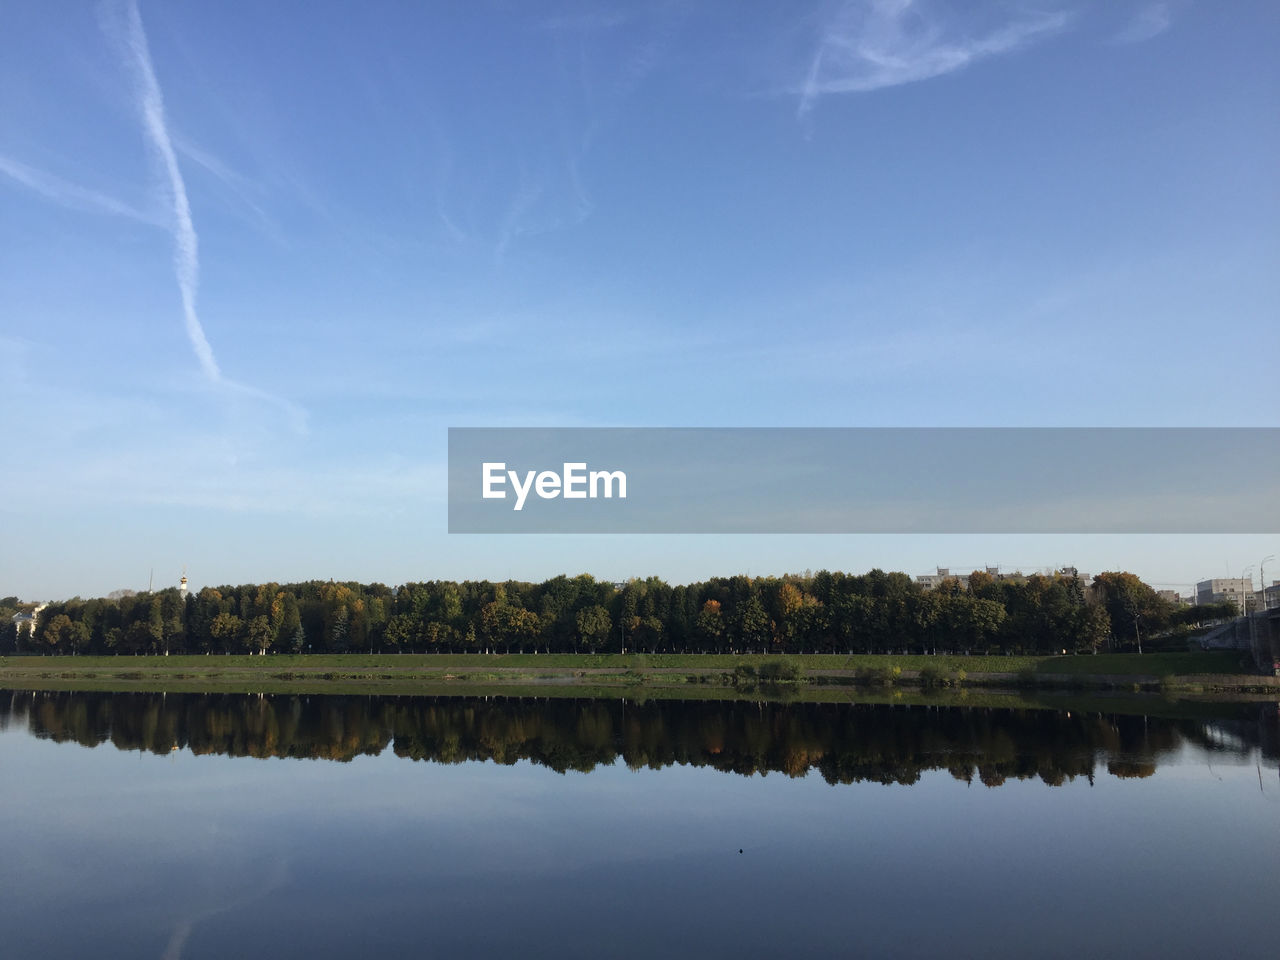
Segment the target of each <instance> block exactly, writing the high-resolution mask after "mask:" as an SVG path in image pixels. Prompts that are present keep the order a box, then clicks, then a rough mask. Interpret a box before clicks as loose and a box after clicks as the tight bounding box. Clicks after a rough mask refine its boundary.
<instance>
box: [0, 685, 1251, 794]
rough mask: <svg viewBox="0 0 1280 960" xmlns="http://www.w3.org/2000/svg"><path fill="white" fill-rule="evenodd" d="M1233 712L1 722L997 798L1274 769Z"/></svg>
mask: <svg viewBox="0 0 1280 960" xmlns="http://www.w3.org/2000/svg"><path fill="white" fill-rule="evenodd" d="M1224 710H1225V711H1226V713H1224V715H1223V716H1221V717H1218V718H1215V719H1213V720H1210V721H1206V720H1171V719H1163V718H1156V717H1142V716H1128V715H1113V714H1104V713H1096V712H1094V713H1087V712H1077V711H1073V712H1066V711H1054V710H1010V709H995V708H977V707H974V708H968V707H964V708H961V707H934V706H884V705H870V704H803V703H782V704H755V703H743V702H694V703H687V702H678V701H653V702H648V703H644V704H636V703H623V702H622V701H618V700H559V699H557V700H545V701H544V700H536V699H507V698H490V699H462V698H450V697H385V698H378V697H364V696H360V697H344V696H252V695H251V696H245V695H237V694H168V695H164V694H150V693H117V694H109V693H86V692H69V691H56V692H38V693H14V694H11V695H10V696H9V698H8V701H7V703H5V704H2V705H0V724H8V723H13V722H16V723H21V722H23V721H24V720H25V723H26V725H27V726H28V728H29V729H30V730H31V731H32V733H34V734H35V735H36V736H38V737H43V738H48V739H52V740H57V741H68V742H75V743H79V744H82V745H84V746H88V747H93V746H97V745H98V744H100V743H106V742H110V743H111V744H113V745H114V746H115V747H116V748H118V749H120V750H145V751H150V752H153V753H168V752H169V751H170V750H172V749H174V748H185V749H189V750H191V751H192V752H193V753H197V754H222V755H227V756H251V757H296V758H311V759H326V760H338V761H347V760H351V759H352V758H353V757H356V756H360V755H362V754H378V753H381V752H382V751H384V750H386V749H387V748H388V747H390V748H391V749H392V750H393V751H394V753H395V755H396V756H399V757H404V758H406V759H411V760H426V761H431V762H434V763H462V762H466V761H483V760H491V761H493V762H495V763H501V764H513V763H516V762H517V761H521V760H527V761H530V762H532V763H536V764H539V765H541V766H546V767H549V768H551V769H553V770H557V771H561V772H564V771H567V770H580V771H587V770H591V769H592V768H594V767H595V766H597V765H599V764H608V763H612V762H613V761H614V760H615V759H617V758H619V757H620V758H621V759H622V760H623V761H624V762H625V763H626V764H627V765H628V766H630V767H632V768H633V769H639V768H645V767H648V768H655V769H656V768H661V767H665V766H669V765H672V764H684V765H692V766H705V767H712V768H714V769H717V770H723V771H725V772H731V773H738V774H743V775H750V774H755V773H761V774H763V773H768V772H774V771H776V772H781V773H784V774H786V775H788V776H803V775H805V774H807V773H808V772H809V771H811V770H816V771H817V772H818V773H819V774H820V775H821V776H822V777H823V778H824V779H825V780H826V781H827V782H829V783H854V782H860V781H871V782H876V783H899V784H910V783H915V782H916V781H917V780H919V779H920V777H921V775H922V774H923V773H925V772H926V771H929V770H946V771H948V772H949V773H950V774H951V775H952V776H953V777H955V778H956V779H958V780H963V781H965V782H969V783H972V782H973V781H974V779H977V780H978V781H979V782H981V783H983V784H986V785H987V786H998V785H1000V784H1002V783H1004V782H1005V781H1006V780H1010V779H1016V780H1022V779H1028V778H1032V777H1038V778H1039V779H1040V780H1042V781H1043V782H1044V783H1046V784H1049V785H1052V786H1057V785H1060V784H1063V783H1066V782H1067V781H1069V780H1072V779H1074V778H1075V777H1079V776H1083V777H1089V778H1092V776H1093V775H1094V772H1095V769H1096V768H1097V767H1098V766H1099V765H1100V764H1105V766H1106V769H1107V771H1108V772H1109V773H1111V774H1112V775H1113V776H1117V777H1145V776H1150V775H1151V774H1152V773H1153V772H1154V771H1155V768H1156V765H1157V763H1158V762H1159V760H1160V759H1161V758H1162V757H1165V756H1168V755H1170V754H1172V753H1173V752H1175V751H1177V750H1179V749H1181V747H1182V746H1183V745H1184V744H1187V743H1190V744H1194V745H1196V746H1198V747H1200V748H1201V749H1204V750H1209V751H1215V752H1219V753H1235V754H1240V753H1241V752H1245V751H1248V750H1252V749H1254V748H1256V747H1259V746H1261V747H1262V749H1263V753H1264V754H1266V755H1274V746H1275V744H1276V734H1275V731H1274V730H1272V729H1271V728H1272V727H1274V726H1275V724H1276V717H1275V713H1274V710H1271V711H1270V712H1268V711H1267V710H1266V708H1260V707H1239V708H1224ZM1224 731H1226V733H1224ZM1227 734H1229V736H1228V735H1227ZM1268 748H1270V749H1268Z"/></svg>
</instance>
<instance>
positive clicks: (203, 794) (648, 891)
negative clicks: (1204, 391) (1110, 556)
mask: <svg viewBox="0 0 1280 960" xmlns="http://www.w3.org/2000/svg"><path fill="white" fill-rule="evenodd" d="M1160 709H1161V712H1162V713H1167V712H1168V711H1169V710H1170V709H1171V708H1169V707H1168V706H1167V705H1162V706H1161V708H1160ZM1194 712H1195V713H1196V714H1198V716H1194V717H1187V718H1169V717H1167V716H1161V717H1156V716H1150V717H1144V716H1134V715H1120V714H1116V713H1109V712H1103V713H1100V712H1098V711H1097V710H1096V709H1094V710H1079V709H1075V710H1070V711H1068V710H1060V711H1054V710H1035V711H1033V710H1021V711H1014V710H993V709H973V708H923V707H915V708H907V707H902V706H898V707H887V706H865V705H860V706H848V705H841V706H816V705H803V704H782V705H773V706H770V705H763V706H761V705H755V704H692V703H691V704H681V703H649V704H644V705H640V704H636V703H634V702H631V703H623V702H621V701H608V702H598V701H596V702H582V701H535V700H501V699H500V700H487V701H486V700H466V699H444V698H407V697H398V698H369V697H301V698H299V697H262V698H260V697H235V696H195V695H168V696H161V695H158V694H156V695H151V694H146V695H138V694H116V695H109V694H84V693H38V694H31V693H18V694H10V693H8V692H0V721H3V724H4V729H3V730H0V811H3V817H4V831H3V834H2V836H3V842H2V843H0V891H2V893H0V938H2V939H0V956H4V957H12V958H27V957H31V958H37V957H40V958H45V957H89V956H92V957H116V956H119V957H158V958H161V957H163V958H175V957H185V958H203V957H209V958H227V957H236V956H271V957H311V958H315V957H357V956H358V957H401V956H403V957H423V956H434V957H448V958H453V957H495V956H502V957H543V956H545V957H614V956H617V957H621V956H627V957H633V956H634V957H659V956H700V957H717V956H725V957H735V958H741V957H771V956H789V955H813V956H817V955H823V956H843V955H851V954H857V955H868V956H919V955H946V956H975V957H977V956H983V957H988V956H1008V957H1022V956H1028V955H1037V956H1063V957H1068V956H1069V957H1079V956H1084V955H1091V956H1116V957H1119V956H1124V957H1138V956H1161V957H1203V956H1210V955H1214V956H1256V957H1262V956H1266V957H1271V956H1274V955H1276V954H1277V952H1280V942H1278V940H1277V929H1276V920H1275V918H1276V903H1277V895H1278V894H1280V775H1278V773H1277V752H1278V740H1280V736H1278V730H1277V714H1276V707H1275V705H1270V706H1259V705H1252V706H1238V707H1220V708H1219V707H1215V708H1212V709H1210V708H1196V710H1195V711H1194ZM740 851H741V852H740Z"/></svg>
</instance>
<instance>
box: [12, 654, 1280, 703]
mask: <svg viewBox="0 0 1280 960" xmlns="http://www.w3.org/2000/svg"><path fill="white" fill-rule="evenodd" d="M1245 667H1246V663H1245V661H1243V660H1242V659H1241V655H1240V654H1239V653H1236V652H1232V651H1214V652H1203V653H1200V652H1197V653H1161V654H1145V655H1144V654H1103V655H1098V656H1066V657H1021V656H1020V657H1001V656H969V657H966V656H919V655H882V656H881V655H857V656H843V655H831V654H808V655H798V656H764V655H745V656H732V655H713V654H706V655H702V654H650V655H647V654H626V655H623V654H594V655H573V654H317V655H268V656H190V655H187V656H172V657H163V656H136V657H135V656H118V657H116V656H113V657H75V656H68V657H42V656H28V657H4V658H0V687H8V688H16V689H80V690H172V691H179V690H181V691H184V692H197V691H209V692H264V693H265V692H274V693H283V692H302V693H358V692H367V693H385V694H412V693H441V692H444V693H458V694H463V693H468V694H469V693H480V692H483V691H488V690H500V691H508V690H512V689H514V688H520V689H533V690H536V691H537V692H538V695H557V694H558V695H567V696H617V695H618V692H619V689H620V688H622V689H633V688H642V689H643V690H644V692H645V693H646V695H649V696H654V697H660V696H664V695H676V696H679V697H681V698H690V697H699V698H701V697H704V696H717V697H719V696H724V695H726V694H727V695H733V696H737V695H748V696H750V695H755V696H759V695H760V693H761V691H764V692H765V693H767V694H769V695H771V696H772V695H777V694H779V693H785V694H787V695H789V696H795V697H802V698H803V699H816V700H832V699H834V700H843V699H846V697H847V694H848V691H849V690H850V689H851V688H852V689H858V690H863V691H866V690H881V691H883V690H891V689H896V688H899V687H902V688H925V689H927V690H934V691H936V690H939V689H951V690H959V689H962V688H965V689H970V690H972V689H974V688H982V689H986V690H1006V691H1007V690H1024V691H1025V690H1052V689H1076V690H1101V691H1105V690H1111V691H1123V692H1139V691H1155V692H1178V693H1182V694H1214V693H1227V694H1254V695H1262V696H1271V697H1276V698H1278V699H1280V679H1277V678H1274V677H1265V676H1259V675H1256V674H1248V673H1245V672H1243V671H1244V669H1245Z"/></svg>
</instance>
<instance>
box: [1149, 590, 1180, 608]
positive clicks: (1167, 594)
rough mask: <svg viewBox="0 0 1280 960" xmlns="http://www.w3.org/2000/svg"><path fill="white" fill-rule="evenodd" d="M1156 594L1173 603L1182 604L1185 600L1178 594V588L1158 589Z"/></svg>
mask: <svg viewBox="0 0 1280 960" xmlns="http://www.w3.org/2000/svg"><path fill="white" fill-rule="evenodd" d="M1156 596H1157V597H1159V598H1160V599H1161V600H1166V601H1168V602H1169V603H1173V604H1179V605H1180V604H1182V603H1183V602H1184V601H1183V599H1182V597H1180V596H1178V591H1177V590H1157V591H1156Z"/></svg>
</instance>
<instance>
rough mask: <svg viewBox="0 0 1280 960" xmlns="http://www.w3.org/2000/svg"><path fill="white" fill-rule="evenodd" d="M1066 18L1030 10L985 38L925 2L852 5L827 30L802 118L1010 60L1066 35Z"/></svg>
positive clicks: (804, 93) (803, 92)
mask: <svg viewBox="0 0 1280 960" xmlns="http://www.w3.org/2000/svg"><path fill="white" fill-rule="evenodd" d="M1067 21H1068V17H1067V15H1066V14H1065V13H1061V12H1056V13H1049V12H1043V11H1028V12H1026V13H1022V14H1019V15H1017V16H1015V17H1014V18H1013V19H1011V20H1008V21H1007V22H1004V23H1001V24H996V25H989V26H987V27H986V28H985V30H983V31H982V32H977V31H975V30H973V29H969V28H967V27H966V25H965V24H960V23H956V22H952V21H950V20H948V19H947V18H946V17H945V15H944V14H943V13H938V14H935V13H933V12H932V11H931V10H930V9H927V5H926V4H924V3H921V2H919V0H850V2H847V3H845V4H844V5H843V6H842V7H841V9H840V11H839V13H838V14H836V16H835V17H834V18H833V19H832V20H830V21H829V22H828V23H827V24H826V25H825V26H824V28H823V30H822V34H821V37H820V38H819V41H818V44H817V48H816V50H815V51H814V53H813V56H812V58H811V59H810V61H809V67H808V71H807V75H806V77H805V80H804V83H803V85H802V86H801V88H800V105H799V108H798V111H797V113H798V116H800V117H801V118H804V117H805V116H806V115H808V114H809V113H810V112H811V111H812V110H813V109H814V107H815V106H816V105H817V103H818V101H819V100H820V99H821V98H822V97H824V96H827V95H830V94H839V93H868V92H870V91H873V90H881V89H884V88H886V87H896V86H900V85H902V84H905V83H915V82H917V81H920V80H928V79H931V78H933V77H939V76H942V75H943V74H947V73H952V72H954V71H956V70H960V69H963V68H964V67H967V66H968V65H969V64H971V63H974V62H976V61H978V60H983V59H986V58H988V57H994V56H998V55H1000V54H1004V53H1010V52H1012V51H1015V50H1018V49H1020V48H1022V47H1025V46H1027V45H1028V44H1030V43H1033V42H1035V41H1037V40H1040V39H1043V38H1045V37H1047V36H1050V35H1052V34H1054V33H1057V32H1058V31H1060V30H1061V29H1062V28H1063V27H1065V26H1066V24H1067Z"/></svg>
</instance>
